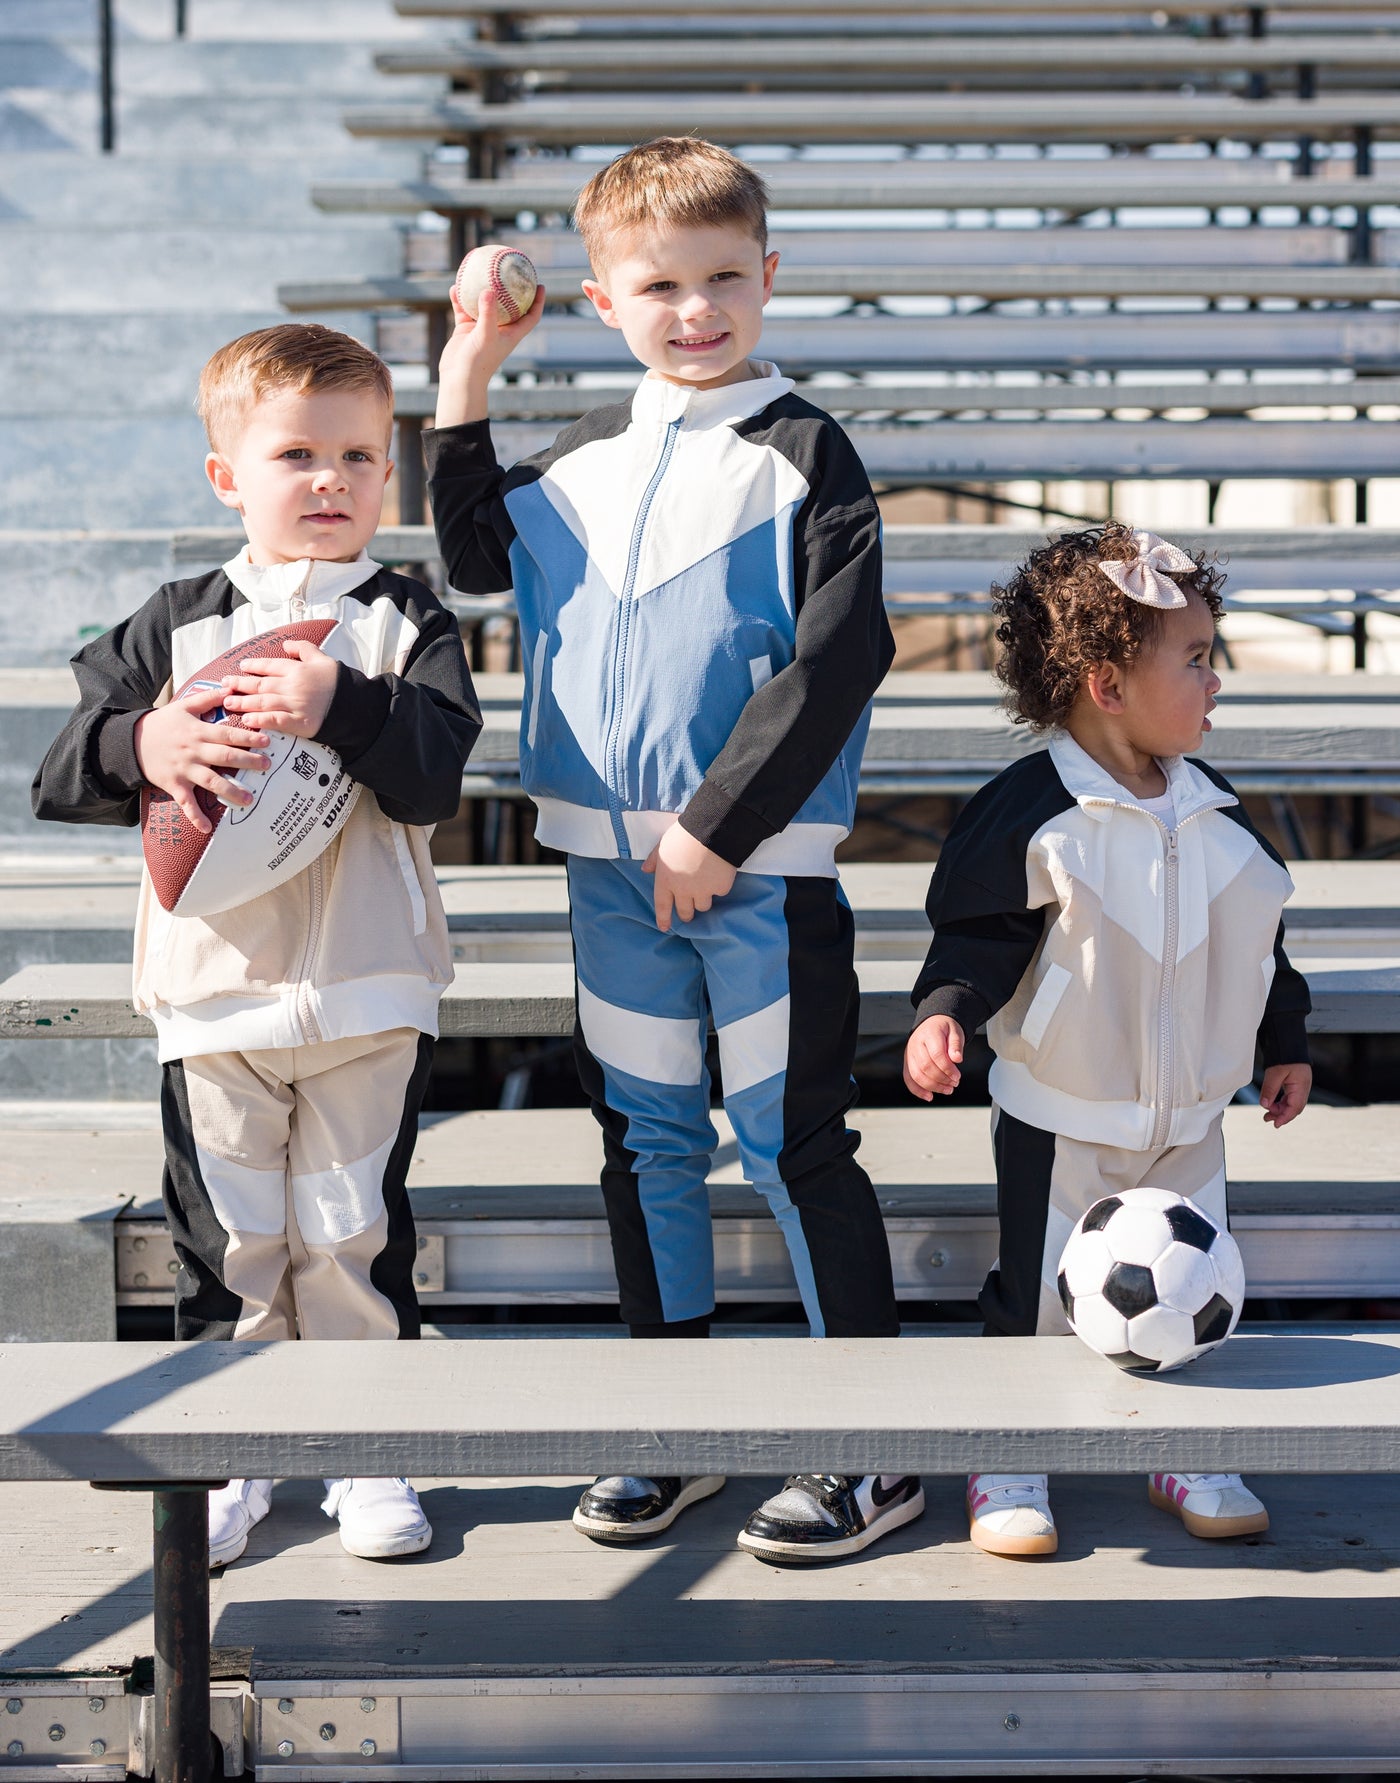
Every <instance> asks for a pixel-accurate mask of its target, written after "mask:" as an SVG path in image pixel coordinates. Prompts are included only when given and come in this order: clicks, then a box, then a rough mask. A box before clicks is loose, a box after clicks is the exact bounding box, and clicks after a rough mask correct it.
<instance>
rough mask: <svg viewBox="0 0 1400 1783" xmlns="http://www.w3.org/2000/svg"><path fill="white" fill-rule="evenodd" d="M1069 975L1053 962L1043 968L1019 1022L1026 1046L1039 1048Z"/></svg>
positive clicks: (1067, 982)
mask: <svg viewBox="0 0 1400 1783" xmlns="http://www.w3.org/2000/svg"><path fill="white" fill-rule="evenodd" d="M1071 977H1072V974H1071V973H1069V972H1066V970H1065V969H1064V967H1063V966H1057V965H1055V964H1053V962H1052V963H1051V964H1050V965H1049V966H1047V967H1046V968H1045V976H1044V978H1042V979H1041V981H1040V984H1039V986H1038V987H1037V989H1036V993H1035V995H1034V996H1033V997H1032V998H1031V1000H1030V1007H1029V1008H1028V1009H1027V1010H1026V1013H1025V1017H1024V1018H1023V1020H1022V1022H1021V1038H1022V1040H1024V1041H1025V1043H1026V1045H1027V1046H1029V1047H1033V1048H1037V1049H1038V1048H1039V1046H1040V1043H1041V1041H1042V1040H1044V1038H1045V1030H1046V1029H1047V1028H1048V1027H1049V1026H1050V1022H1051V1020H1052V1018H1053V1017H1054V1014H1055V1011H1056V1010H1057V1009H1058V1008H1059V1006H1060V998H1061V997H1063V996H1064V994H1065V991H1066V989H1067V988H1068V986H1069V983H1070V980H1071Z"/></svg>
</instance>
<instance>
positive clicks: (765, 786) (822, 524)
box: [680, 418, 894, 867]
mask: <svg viewBox="0 0 1400 1783" xmlns="http://www.w3.org/2000/svg"><path fill="white" fill-rule="evenodd" d="M824 419H825V418H824ZM793 571H794V590H795V594H796V602H797V653H796V656H795V657H794V659H793V661H792V662H790V663H789V664H788V665H787V667H786V668H784V669H780V670H779V671H778V673H777V674H776V675H774V677H773V679H772V680H771V681H769V682H768V683H767V684H766V685H765V686H763V687H761V688H759V690H758V692H757V693H755V694H754V696H753V697H752V699H750V700H749V702H748V704H747V705H746V706H745V707H744V710H743V711H742V713H741V714H740V715H739V722H738V723H737V724H736V725H735V726H734V729H733V730H732V731H731V732H730V734H729V738H728V741H727V742H726V743H725V745H724V747H723V749H721V750H720V752H719V754H718V755H717V756H716V757H715V759H714V761H713V762H712V763H711V765H710V770H709V772H708V773H707V774H706V776H705V778H704V780H703V781H702V782H701V785H700V788H699V790H698V791H697V792H696V794H695V796H694V798H692V799H691V801H690V803H689V804H688V805H687V806H686V808H685V810H684V811H683V812H682V813H681V816H680V822H681V824H682V826H683V827H684V828H685V829H687V830H688V831H689V832H690V834H691V835H692V836H694V837H696V838H697V839H698V840H699V841H701V842H703V843H704V844H705V846H706V847H707V848H712V849H713V850H714V852H715V853H716V854H718V855H721V856H722V857H723V858H724V859H725V860H727V861H729V862H730V863H731V865H733V866H736V867H737V866H740V865H742V863H743V862H744V861H745V860H747V859H748V857H749V856H750V855H751V854H752V853H753V851H754V849H755V848H757V847H758V845H759V843H760V842H763V841H766V840H767V838H768V837H769V836H775V835H777V833H778V832H779V830H782V829H785V828H786V827H787V825H788V824H789V823H791V822H792V819H793V818H794V817H795V816H796V814H797V812H798V811H799V810H800V809H801V807H802V805H803V804H804V803H805V801H806V800H807V799H808V798H809V797H810V795H811V793H812V792H813V791H814V790H815V788H816V787H817V785H818V784H819V783H820V781H821V779H822V776H823V775H824V774H826V773H827V771H828V770H829V769H830V767H831V765H832V763H833V762H834V761H835V760H836V758H837V756H838V755H840V753H841V751H842V750H843V749H844V748H845V746H846V743H847V741H848V740H849V738H850V735H851V732H852V731H853V730H854V729H855V727H856V725H857V723H858V722H859V720H860V716H861V714H862V712H864V710H865V708H866V705H867V704H868V703H869V701H870V699H871V697H872V695H873V694H874V692H875V690H876V688H877V687H878V686H879V685H880V683H881V682H882V681H883V680H884V678H885V675H886V674H887V673H888V671H889V667H890V664H891V663H892V662H893V661H894V638H893V635H892V634H891V632H890V626H889V620H888V619H887V618H886V617H885V596H884V581H883V575H882V571H881V562H880V513H879V509H878V508H877V507H876V505H875V497H874V495H873V494H872V492H871V488H870V482H869V479H868V478H867V476H866V474H865V468H864V466H863V465H862V464H861V462H860V459H859V458H858V457H857V456H856V451H855V448H854V446H852V444H851V442H850V441H849V440H848V439H847V438H846V436H845V434H844V433H842V431H841V429H840V428H839V427H837V425H836V424H835V422H834V421H830V420H826V421H825V425H824V427H823V429H822V436H821V442H820V448H819V457H818V462H817V464H816V466H815V467H814V474H813V478H812V482H811V487H810V490H809V493H808V495H807V498H806V500H805V501H804V502H803V504H802V507H801V509H800V510H799V511H798V515H797V517H796V519H795V521H794V524H793Z"/></svg>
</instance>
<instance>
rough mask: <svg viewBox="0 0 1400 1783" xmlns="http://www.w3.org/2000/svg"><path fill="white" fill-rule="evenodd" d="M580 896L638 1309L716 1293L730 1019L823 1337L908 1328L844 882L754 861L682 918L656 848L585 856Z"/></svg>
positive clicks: (749, 1109)
mask: <svg viewBox="0 0 1400 1783" xmlns="http://www.w3.org/2000/svg"><path fill="white" fill-rule="evenodd" d="M569 897H570V908H571V921H572V925H573V935H574V959H575V964H576V968H577V973H578V1026H577V1029H576V1034H575V1049H576V1053H577V1058H578V1066H579V1074H580V1077H581V1078H582V1081H583V1086H584V1089H585V1091H586V1092H587V1094H588V1097H589V1100H590V1102H591V1103H592V1106H593V1112H594V1114H595V1115H596V1116H597V1118H598V1121H599V1123H600V1124H601V1126H602V1129H603V1141H604V1159H605V1161H604V1167H603V1195H604V1200H605V1202H606V1205H607V1213H608V1222H609V1226H610V1228H611V1233H612V1245H613V1257H614V1260H615V1263H616V1266H617V1278H618V1289H619V1293H620V1298H621V1305H622V1317H623V1318H624V1320H626V1322H627V1323H628V1324H629V1325H656V1324H663V1323H665V1324H670V1323H674V1322H676V1321H680V1320H685V1319H692V1318H699V1317H703V1316H704V1315H706V1314H708V1313H710V1312H712V1311H713V1309H714V1301H715V1288H714V1247H713V1242H712V1239H711V1235H710V1205H709V1195H708V1192H707V1190H706V1186H705V1179H706V1176H707V1173H708V1170H709V1165H710V1159H711V1156H712V1154H713V1151H714V1148H715V1144H716V1134H715V1129H714V1126H713V1125H712V1123H711V1121H710V1079H709V1073H708V1071H707V1069H706V1065H705V1046H706V1038H707V1034H708V1029H709V1024H710V1019H711V1017H712V1016H713V1019H714V1025H715V1029H716V1031H717V1034H718V1039H719V1056H720V1071H721V1077H722V1080H723V1088H724V1105H725V1108H726V1110H727V1112H728V1114H729V1118H730V1121H731V1122H732V1124H733V1127H734V1133H735V1137H736V1139H737V1141H738V1146H739V1155H740V1158H741V1160H742V1162H743V1165H744V1170H745V1173H746V1175H747V1176H748V1178H749V1181H750V1182H751V1183H752V1184H753V1185H754V1187H755V1188H756V1189H758V1190H759V1191H760V1193H761V1194H762V1195H763V1196H764V1197H765V1198H766V1200H767V1202H768V1204H769V1206H770V1207H771V1208H772V1210H773V1214H774V1216H775V1218H776V1219H777V1221H778V1224H779V1226H780V1227H781V1229H782V1233H783V1237H784V1239H785V1240H786V1242H787V1248H788V1254H789V1255H790V1256H791V1258H792V1266H793V1271H794V1273H795V1274H796V1277H797V1285H798V1288H799V1290H800V1292H801V1295H802V1304H803V1306H804V1308H805V1309H806V1313H807V1318H808V1321H809V1323H810V1325H811V1329H812V1334H813V1336H815V1337H821V1336H831V1337H837V1336H840V1337H888V1336H894V1335H896V1334H897V1332H898V1330H899V1321H898V1316H897V1313H896V1311H895V1302H894V1287H893V1282H892V1279H891V1272H890V1256H889V1246H888V1244H887V1242H886V1238H885V1229H884V1224H883V1222H882V1220H881V1218H880V1210H879V1207H878V1205H877V1203H876V1200H875V1193H874V1190H873V1189H872V1188H871V1186H870V1179H869V1177H867V1176H866V1174H865V1172H864V1171H863V1170H862V1169H861V1167H860V1165H859V1164H857V1162H856V1160H855V1150H856V1147H857V1145H858V1144H859V1142H860V1136H859V1135H858V1134H856V1133H853V1132H851V1131H850V1129H849V1128H848V1127H847V1125H846V1111H847V1109H848V1108H849V1107H850V1105H851V1102H852V1101H853V1099H854V1084H853V1082H852V1078H851V1065H852V1060H853V1057H854V1053H855V1041H856V1017H857V1010H858V992H857V987H856V978H855V969H854V965H853V949H854V924H853V922H852V918H851V912H850V908H849V906H848V905H847V903H846V900H845V898H844V897H843V896H842V893H841V889H840V886H839V884H838V883H837V881H835V880H834V879H809V878H804V879H781V878H775V877H770V876H767V875H761V874H754V873H740V874H739V876H738V878H737V879H736V880H735V883H734V889H733V891H732V892H731V893H730V894H729V896H728V897H726V898H719V899H716V900H715V903H714V906H713V908H712V909H711V910H709V911H706V912H701V913H698V914H697V915H696V916H695V918H694V919H693V920H692V921H691V922H689V923H682V922H679V921H677V922H675V924H674V925H673V927H672V929H671V932H670V933H669V934H663V933H662V932H661V930H659V929H658V928H657V926H656V917H655V913H654V910H653V907H652V881H651V879H650V877H649V876H648V875H647V874H645V873H643V872H642V869H641V865H640V863H639V862H636V861H631V860H594V859H590V858H587V857H584V856H580V855H571V856H570V857H569Z"/></svg>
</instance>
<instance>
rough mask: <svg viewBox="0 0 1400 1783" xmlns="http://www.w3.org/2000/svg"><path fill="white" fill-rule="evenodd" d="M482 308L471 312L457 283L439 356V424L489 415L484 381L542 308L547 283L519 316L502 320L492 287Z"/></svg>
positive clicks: (451, 424) (436, 423) (453, 424)
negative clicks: (451, 325) (449, 324)
mask: <svg viewBox="0 0 1400 1783" xmlns="http://www.w3.org/2000/svg"><path fill="white" fill-rule="evenodd" d="M479 308H480V312H481V313H480V314H479V315H476V316H469V315H468V314H467V312H466V311H465V310H464V309H463V308H462V300H461V298H460V297H458V295H457V288H456V285H455V284H454V285H453V288H452V319H453V321H454V322H455V324H456V326H455V327H454V328H453V330H452V333H451V334H450V335H449V336H448V337H447V345H446V346H445V347H444V348H443V349H442V358H441V359H440V360H439V361H438V400H437V417H436V419H435V420H434V422H433V425H434V426H435V427H459V426H461V424H462V423H463V422H464V421H484V420H485V419H486V413H487V396H486V386H487V385H488V384H489V383H490V382H491V379H492V378H493V377H494V376H495V375H496V373H497V372H498V371H499V370H500V369H501V367H502V366H503V365H504V364H505V362H506V360H507V359H509V358H510V356H511V354H512V353H513V352H514V351H515V349H516V348H517V347H518V346H519V345H520V343H521V341H522V340H524V338H525V336H526V335H527V334H528V333H529V332H530V330H531V329H532V328H533V327H534V326H535V324H536V323H537V322H538V321H539V319H540V317H541V316H542V315H543V314H544V286H543V285H541V286H540V287H539V289H538V290H537V291H536V292H535V301H534V302H533V303H532V304H531V305H530V307H529V309H528V310H526V312H525V314H524V315H523V316H522V317H521V318H520V320H519V321H518V322H505V323H502V322H501V320H500V306H499V305H498V304H497V302H496V299H495V297H494V296H493V295H492V293H491V292H490V291H483V292H482V294H481V303H480V305H479Z"/></svg>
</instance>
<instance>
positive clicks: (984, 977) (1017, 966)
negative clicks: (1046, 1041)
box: [910, 751, 1073, 1033]
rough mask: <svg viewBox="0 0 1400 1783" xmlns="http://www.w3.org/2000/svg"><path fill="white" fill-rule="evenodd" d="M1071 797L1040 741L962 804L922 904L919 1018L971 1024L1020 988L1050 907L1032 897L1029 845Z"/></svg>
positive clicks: (916, 991)
mask: <svg viewBox="0 0 1400 1783" xmlns="http://www.w3.org/2000/svg"><path fill="white" fill-rule="evenodd" d="M1072 803H1073V801H1072V800H1071V799H1070V797H1069V795H1068V794H1067V793H1066V792H1065V789H1064V786H1063V783H1062V782H1061V780H1060V777H1059V775H1058V774H1057V773H1056V772H1055V768H1054V764H1053V763H1052V761H1051V759H1050V757H1049V755H1048V754H1046V753H1045V752H1043V751H1039V752H1037V753H1036V754H1034V755H1031V756H1028V757H1027V758H1026V759H1025V760H1024V761H1020V762H1017V763H1016V764H1015V765H1014V766H1013V767H1010V768H1007V769H1005V770H1004V771H1003V772H1002V773H1000V774H998V775H997V776H996V778H995V779H994V780H991V781H989V782H988V784H987V785H986V786H984V787H983V788H982V790H981V791H980V792H979V793H977V794H976V796H975V797H974V798H973V799H972V800H970V802H969V803H968V804H967V805H966V806H965V808H964V809H963V811H962V812H961V813H960V814H959V816H958V818H957V821H956V822H955V823H954V825H953V827H952V829H951V830H950V831H949V832H948V839H947V840H946V841H945V842H944V844H943V847H942V850H941V851H940V853H939V857H938V865H937V866H936V867H935V868H934V871H933V878H932V880H931V881H930V883H929V888H928V901H927V902H926V904H925V905H924V909H925V911H926V912H927V914H928V919H929V922H930V923H931V924H932V927H933V940H932V942H931V943H930V944H929V950H928V957H927V958H926V959H925V961H924V965H923V970H922V971H921V972H920V973H919V976H918V979H917V981H916V982H915V985H914V990H913V993H912V996H911V999H910V1000H911V1002H912V1003H913V1005H914V1024H915V1026H917V1025H918V1024H919V1023H920V1022H922V1021H927V1020H928V1018H929V1016H931V1015H949V1016H952V1018H953V1020H954V1021H956V1022H957V1023H958V1024H959V1025H960V1026H961V1027H962V1028H963V1029H964V1030H965V1031H966V1032H967V1033H972V1032H973V1030H974V1029H976V1028H980V1027H981V1026H982V1024H983V1023H984V1022H986V1021H988V1020H989V1019H990V1018H991V1017H992V1016H993V1015H995V1014H996V1012H997V1010H998V1009H1000V1008H1001V1007H1002V1005H1003V1004H1004V1003H1006V1002H1008V1001H1009V1000H1010V999H1011V997H1012V996H1013V995H1014V994H1015V990H1016V987H1017V985H1018V984H1020V982H1021V980H1022V978H1024V977H1025V974H1026V969H1027V967H1029V965H1030V963H1031V961H1032V960H1033V959H1034V958H1035V953H1036V949H1037V948H1038V947H1039V946H1040V943H1041V938H1042V936H1043V935H1044V933H1045V921H1046V911H1045V909H1044V908H1043V907H1041V906H1038V905H1037V906H1035V907H1034V908H1033V907H1032V906H1031V903H1030V892H1029V888H1028V884H1027V875H1026V853H1027V849H1028V848H1029V846H1030V842H1031V838H1032V837H1033V836H1034V835H1035V833H1036V831H1037V830H1039V829H1040V828H1041V826H1042V825H1043V824H1045V823H1046V822H1048V821H1049V819H1050V818H1051V817H1053V816H1054V815H1055V814H1056V813H1057V812H1059V811H1063V810H1065V809H1067V808H1068V807H1069V806H1070V805H1071V804H1072Z"/></svg>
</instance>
